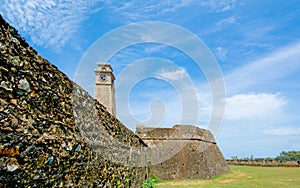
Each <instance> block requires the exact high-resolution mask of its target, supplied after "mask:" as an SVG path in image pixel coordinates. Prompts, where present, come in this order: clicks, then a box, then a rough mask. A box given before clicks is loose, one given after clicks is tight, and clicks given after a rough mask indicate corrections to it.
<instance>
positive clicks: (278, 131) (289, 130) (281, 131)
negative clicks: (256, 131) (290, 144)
mask: <svg viewBox="0 0 300 188" xmlns="http://www.w3.org/2000/svg"><path fill="white" fill-rule="evenodd" d="M262 133H264V134H267V135H276V136H291V135H300V128H296V127H279V128H273V129H266V130H263V131H262Z"/></svg>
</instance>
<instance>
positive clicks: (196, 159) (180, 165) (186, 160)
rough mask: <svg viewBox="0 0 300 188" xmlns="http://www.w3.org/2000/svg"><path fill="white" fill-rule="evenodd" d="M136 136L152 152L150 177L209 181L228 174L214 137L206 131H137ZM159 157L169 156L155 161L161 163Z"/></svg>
mask: <svg viewBox="0 0 300 188" xmlns="http://www.w3.org/2000/svg"><path fill="white" fill-rule="evenodd" d="M137 134H138V135H139V136H140V137H141V138H142V139H143V140H144V142H145V143H146V144H147V145H148V146H149V147H150V148H151V152H152V153H151V154H150V155H149V156H151V157H152V166H151V173H153V174H154V175H155V176H158V177H159V178H161V179H165V180H167V179H190V178H208V177H213V176H216V175H219V174H222V173H226V172H230V169H229V166H228V165H227V163H226V160H225V159H224V157H223V155H222V153H221V152H220V150H219V148H218V146H217V145H216V142H215V140H214V138H213V135H212V134H211V133H210V132H209V131H207V130H205V129H200V128H198V127H195V126H188V125H184V126H183V125H176V126H174V127H173V128H145V127H143V128H141V127H139V128H137ZM162 153H165V154H164V156H166V155H167V154H168V153H169V154H170V155H169V157H168V158H165V160H162V161H158V160H155V159H161V158H162V157H163V156H161V154H162ZM153 161H154V164H153Z"/></svg>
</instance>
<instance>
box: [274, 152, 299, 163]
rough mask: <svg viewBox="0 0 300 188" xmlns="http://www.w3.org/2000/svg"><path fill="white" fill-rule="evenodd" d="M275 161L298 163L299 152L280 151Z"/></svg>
mask: <svg viewBox="0 0 300 188" xmlns="http://www.w3.org/2000/svg"><path fill="white" fill-rule="evenodd" d="M275 159H276V160H278V161H300V151H282V152H281V153H280V155H279V156H277V157H276V158H275Z"/></svg>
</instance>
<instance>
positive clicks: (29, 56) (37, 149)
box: [0, 17, 147, 187]
mask: <svg viewBox="0 0 300 188" xmlns="http://www.w3.org/2000/svg"><path fill="white" fill-rule="evenodd" d="M0 22H1V23H0V24H1V25H0V30H1V33H0V51H1V57H0V96H1V98H0V103H1V106H0V187H140V185H141V184H142V182H143V180H144V179H145V178H146V175H147V169H146V167H143V166H142V165H140V166H135V165H134V164H133V162H131V161H134V159H133V158H134V156H133V157H132V156H131V152H128V151H129V150H130V151H132V148H134V150H135V151H136V155H139V156H144V155H140V154H141V153H142V152H143V148H144V147H146V145H145V144H144V142H143V141H142V140H141V139H140V138H139V137H137V136H136V135H135V134H134V133H132V132H131V131H129V130H128V129H127V128H126V127H125V126H124V125H122V124H121V123H120V122H119V121H118V120H117V119H116V118H115V117H113V116H112V115H110V114H109V113H108V112H107V111H106V109H105V108H104V107H103V106H102V105H101V104H99V103H98V102H97V101H95V100H94V99H92V97H91V96H89V95H88V93H87V92H85V91H84V90H83V89H81V88H80V87H79V86H77V85H76V84H74V83H72V81H70V80H69V79H68V78H67V76H66V75H64V74H63V73H62V72H60V71H59V70H58V69H57V68H56V67H55V66H54V65H52V64H51V63H49V62H48V61H47V60H46V59H44V58H42V57H41V56H39V55H38V54H37V52H36V51H35V50H34V49H32V48H31V47H30V46H29V45H28V44H27V43H26V42H25V40H24V39H23V38H21V37H20V36H19V34H18V33H17V31H16V30H15V29H14V28H12V27H11V26H9V24H7V23H6V22H5V21H4V20H3V19H2V17H0ZM129 154H130V155H129ZM128 156H130V157H128ZM135 157H136V158H137V156H135ZM139 160H142V161H139V162H140V163H141V164H143V163H145V161H143V159H140V157H139Z"/></svg>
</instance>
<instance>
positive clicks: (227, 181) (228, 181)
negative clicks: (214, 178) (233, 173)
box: [219, 180, 234, 183]
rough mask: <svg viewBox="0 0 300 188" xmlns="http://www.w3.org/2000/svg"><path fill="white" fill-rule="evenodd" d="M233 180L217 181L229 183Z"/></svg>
mask: <svg viewBox="0 0 300 188" xmlns="http://www.w3.org/2000/svg"><path fill="white" fill-rule="evenodd" d="M233 181H234V180H220V181H219V183H231V182H233Z"/></svg>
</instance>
